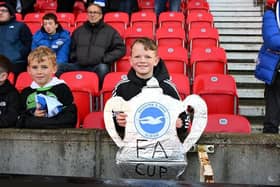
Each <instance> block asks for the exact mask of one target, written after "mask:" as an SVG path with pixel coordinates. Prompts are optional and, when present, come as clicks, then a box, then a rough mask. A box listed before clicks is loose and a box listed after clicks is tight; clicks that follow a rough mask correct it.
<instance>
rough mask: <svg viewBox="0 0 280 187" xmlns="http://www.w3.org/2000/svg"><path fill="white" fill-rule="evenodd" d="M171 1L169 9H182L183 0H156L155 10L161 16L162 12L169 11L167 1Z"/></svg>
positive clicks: (176, 10) (175, 10) (173, 10)
mask: <svg viewBox="0 0 280 187" xmlns="http://www.w3.org/2000/svg"><path fill="white" fill-rule="evenodd" d="M167 2H168V3H169V11H172V12H178V11H179V10H180V5H181V0H155V12H156V15H157V16H159V15H160V13H162V12H164V11H167V10H166V3H167Z"/></svg>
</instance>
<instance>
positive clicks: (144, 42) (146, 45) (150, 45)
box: [131, 37, 158, 54]
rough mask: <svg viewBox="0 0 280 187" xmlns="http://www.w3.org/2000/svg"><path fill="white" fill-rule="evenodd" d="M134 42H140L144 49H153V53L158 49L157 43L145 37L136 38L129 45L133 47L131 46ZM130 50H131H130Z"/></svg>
mask: <svg viewBox="0 0 280 187" xmlns="http://www.w3.org/2000/svg"><path fill="white" fill-rule="evenodd" d="M136 43H140V44H142V45H143V46H144V49H145V50H151V51H155V53H156V54H157V51H158V47H157V44H156V42H155V41H154V40H152V39H150V38H147V37H141V38H137V39H136V40H135V41H134V42H133V43H132V45H131V49H132V48H133V46H134V45H135V44H136ZM131 52H132V50H131Z"/></svg>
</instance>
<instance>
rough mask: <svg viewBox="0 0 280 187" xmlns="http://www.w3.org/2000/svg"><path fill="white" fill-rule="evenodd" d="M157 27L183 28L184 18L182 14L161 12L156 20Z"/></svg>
mask: <svg viewBox="0 0 280 187" xmlns="http://www.w3.org/2000/svg"><path fill="white" fill-rule="evenodd" d="M158 24H159V27H181V28H183V29H184V28H185V16H184V14H183V13H182V12H162V13H160V15H159V20H158Z"/></svg>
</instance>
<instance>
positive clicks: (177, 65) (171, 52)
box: [158, 46, 188, 75]
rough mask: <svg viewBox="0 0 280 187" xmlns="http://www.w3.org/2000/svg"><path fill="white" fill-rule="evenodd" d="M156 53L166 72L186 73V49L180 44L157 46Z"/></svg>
mask: <svg viewBox="0 0 280 187" xmlns="http://www.w3.org/2000/svg"><path fill="white" fill-rule="evenodd" d="M158 55H159V57H160V58H161V59H163V61H164V63H165V65H166V67H167V69H168V72H170V73H182V74H185V75H187V74H188V73H187V66H188V51H187V50H186V48H184V47H182V46H175V47H172V46H170V47H168V46H159V47H158Z"/></svg>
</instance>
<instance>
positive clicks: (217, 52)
mask: <svg viewBox="0 0 280 187" xmlns="http://www.w3.org/2000/svg"><path fill="white" fill-rule="evenodd" d="M190 65H191V70H192V77H193V78H194V77H195V76H197V75H200V74H206V73H215V74H216V73H220V74H227V57H226V52H225V50H224V49H223V48H221V47H209V48H194V49H193V50H192V53H191V58H190Z"/></svg>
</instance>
